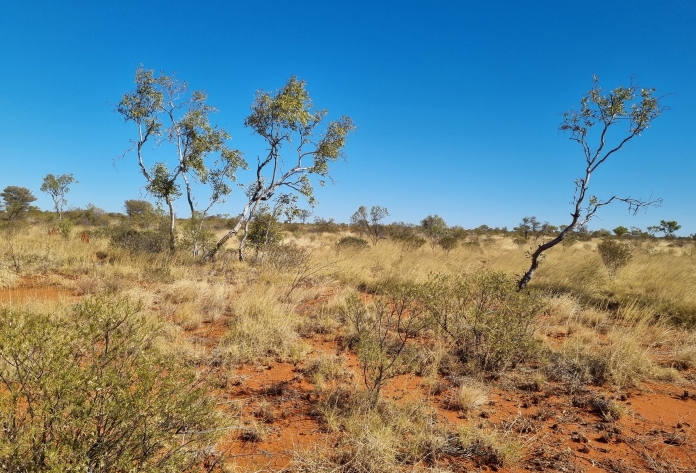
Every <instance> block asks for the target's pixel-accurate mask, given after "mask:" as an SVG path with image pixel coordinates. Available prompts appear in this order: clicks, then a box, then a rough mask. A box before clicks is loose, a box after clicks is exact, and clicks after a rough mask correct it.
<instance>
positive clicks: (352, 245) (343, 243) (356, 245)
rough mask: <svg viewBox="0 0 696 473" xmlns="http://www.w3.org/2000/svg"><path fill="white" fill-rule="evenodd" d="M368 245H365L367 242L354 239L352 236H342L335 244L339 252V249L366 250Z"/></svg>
mask: <svg viewBox="0 0 696 473" xmlns="http://www.w3.org/2000/svg"><path fill="white" fill-rule="evenodd" d="M368 244H369V243H367V240H363V239H362V238H358V237H354V236H344V237H341V239H340V240H338V243H336V246H337V247H338V249H339V250H341V249H353V250H362V249H365V248H367V246H368Z"/></svg>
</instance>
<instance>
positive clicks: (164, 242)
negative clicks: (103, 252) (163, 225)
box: [109, 226, 169, 254]
mask: <svg viewBox="0 0 696 473" xmlns="http://www.w3.org/2000/svg"><path fill="white" fill-rule="evenodd" d="M109 245H110V246H111V247H114V248H120V249H122V250H126V251H128V252H129V253H135V254H137V253H153V254H154V253H162V252H163V251H165V250H166V249H167V248H168V247H169V242H168V236H167V235H165V234H164V233H160V232H156V231H154V230H136V229H135V228H132V227H129V226H121V227H117V228H116V229H114V230H113V231H112V233H111V239H110V242H109Z"/></svg>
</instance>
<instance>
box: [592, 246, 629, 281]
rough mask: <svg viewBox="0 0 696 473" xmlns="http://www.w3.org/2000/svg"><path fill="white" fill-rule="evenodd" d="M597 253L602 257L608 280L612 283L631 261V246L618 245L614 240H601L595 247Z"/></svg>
mask: <svg viewBox="0 0 696 473" xmlns="http://www.w3.org/2000/svg"><path fill="white" fill-rule="evenodd" d="M597 251H599V255H600V256H601V257H602V262H603V263H604V266H605V267H606V268H607V271H608V272H609V278H610V279H611V280H612V281H613V280H614V279H615V278H616V275H617V273H618V272H619V271H620V270H621V269H622V268H623V267H624V266H626V265H627V264H628V262H629V261H631V256H632V251H631V245H630V244H628V243H619V242H618V241H615V240H609V239H606V240H602V242H601V243H599V244H598V245H597Z"/></svg>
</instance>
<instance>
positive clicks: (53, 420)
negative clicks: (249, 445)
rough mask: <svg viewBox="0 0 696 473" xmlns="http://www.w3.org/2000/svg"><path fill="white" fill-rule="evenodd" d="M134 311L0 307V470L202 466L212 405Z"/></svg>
mask: <svg viewBox="0 0 696 473" xmlns="http://www.w3.org/2000/svg"><path fill="white" fill-rule="evenodd" d="M138 311H139V307H138V306H137V305H134V304H132V303H130V302H128V301H126V300H110V299H106V298H95V299H88V300H86V301H84V302H83V303H80V304H77V305H76V306H75V307H74V310H73V314H72V315H71V317H60V316H56V315H45V314H37V313H31V312H20V311H11V310H8V309H1V310H0V323H1V324H2V326H3V330H2V331H0V373H1V376H0V425H2V426H3V430H2V431H1V432H0V465H1V466H2V468H1V469H2V471H6V472H17V473H19V472H28V471H32V472H49V471H51V472H53V471H89V472H111V471H149V472H165V471H166V472H169V471H201V470H202V468H201V465H202V462H203V458H202V452H203V449H204V448H206V446H207V445H209V443H210V442H211V441H213V440H214V434H211V433H201V432H203V431H208V432H210V430H212V429H215V427H216V426H217V425H218V419H217V415H216V414H215V410H214V409H215V400H214V399H213V398H210V397H208V396H207V394H206V390H205V389H204V387H203V386H201V385H200V384H195V383H194V377H195V374H194V373H193V372H190V371H188V370H185V369H184V368H182V365H181V363H178V362H177V361H176V360H173V359H171V358H169V357H166V356H164V355H163V354H162V353H160V352H159V351H158V350H157V349H156V348H155V346H154V344H153V341H154V339H155V338H156V336H157V331H156V330H153V329H152V328H151V327H148V324H147V323H146V320H145V318H144V317H143V316H142V315H140V314H139V313H138Z"/></svg>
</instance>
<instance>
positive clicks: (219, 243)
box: [201, 204, 248, 263]
mask: <svg viewBox="0 0 696 473" xmlns="http://www.w3.org/2000/svg"><path fill="white" fill-rule="evenodd" d="M247 208H248V204H247V207H245V209H244V212H242V213H241V214H239V217H238V218H239V220H238V221H237V224H236V225H235V226H234V228H233V229H232V230H230V231H229V232H227V233H225V234H224V235H223V236H222V238H220V239H219V240H218V241H217V243H215V246H213V247H212V248H211V249H210V250H209V251H208V252H207V253H206V254H205V255H203V258H201V262H202V263H205V262H207V261H211V260H213V259H215V255H216V254H217V252H218V251H220V248H222V247H223V246H224V245H225V243H227V240H229V239H230V238H231V237H232V235H236V234H237V233H239V229H240V228H242V224H243V223H244V215H245V212H246V210H247Z"/></svg>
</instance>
